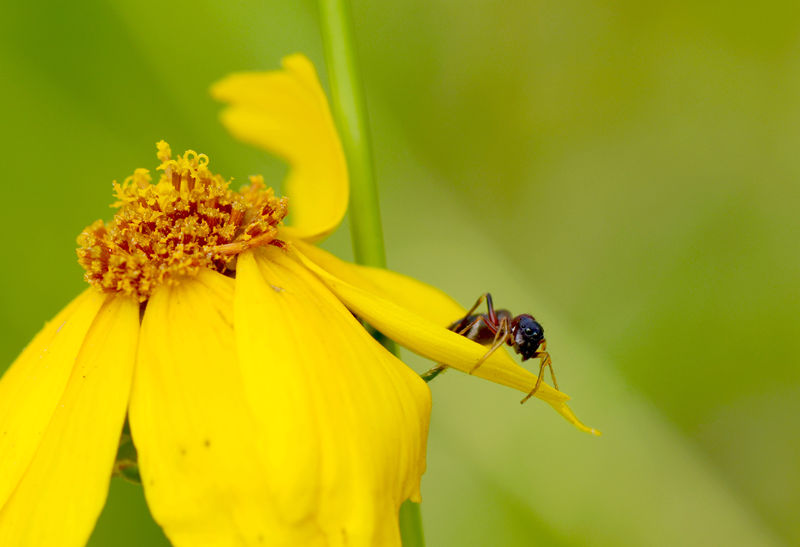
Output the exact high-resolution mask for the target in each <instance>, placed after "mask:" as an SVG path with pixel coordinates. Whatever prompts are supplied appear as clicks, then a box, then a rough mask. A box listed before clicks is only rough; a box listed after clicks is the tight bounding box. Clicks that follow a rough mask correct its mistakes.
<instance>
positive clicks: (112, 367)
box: [0, 289, 139, 546]
mask: <svg viewBox="0 0 800 547" xmlns="http://www.w3.org/2000/svg"><path fill="white" fill-rule="evenodd" d="M91 291H92V293H94V294H93V295H92V296H87V295H84V296H82V297H79V300H82V303H81V304H80V306H79V307H80V308H81V309H80V310H78V311H79V312H90V311H92V310H94V309H95V304H96V303H97V299H98V298H99V299H100V301H101V302H103V301H105V302H104V303H103V304H102V306H101V307H100V309H99V310H96V311H95V312H94V313H95V317H94V320H93V321H92V323H91V326H90V327H89V328H88V330H87V331H86V332H85V336H84V337H82V339H81V340H80V341H81V344H80V351H79V352H78V353H77V355H74V354H73V353H72V351H70V350H69V348H68V347H67V346H60V347H59V345H58V344H57V343H52V342H56V340H57V339H58V338H59V337H60V336H61V333H62V332H63V333H65V334H64V335H63V336H66V337H68V338H74V339H77V338H78V336H79V331H80V330H82V329H81V328H79V329H77V331H72V332H71V333H69V332H67V331H68V329H69V327H68V323H70V322H71V321H72V320H74V319H78V315H80V313H78V315H74V316H72V317H68V318H66V323H65V324H63V328H62V330H61V331H60V332H58V333H57V334H56V336H55V337H54V338H53V340H52V342H51V344H50V345H49V346H47V347H48V349H51V350H52V353H51V356H49V360H50V363H49V364H50V365H51V366H53V367H54V368H59V367H65V368H68V369H69V370H70V374H69V379H68V380H67V382H66V385H65V387H64V390H63V394H61V395H60V397H58V398H56V404H55V405H53V404H52V401H51V400H50V399H49V398H48V399H37V400H35V401H34V402H38V403H40V404H41V405H42V406H45V407H52V406H55V409H54V411H53V412H52V416H51V417H50V420H49V422H48V423H47V424H46V426H44V427H43V428H42V430H43V434H42V435H41V439H40V441H39V443H38V444H37V446H36V452H35V454H34V455H33V457H32V458H31V459H30V461H29V464H28V465H27V466H26V469H25V472H24V474H23V475H22V476H21V477H20V478H19V481H18V482H17V484H16V485H15V488H14V490H13V493H12V494H11V495H10V496H9V497H8V499H6V500H5V503H4V504H3V506H2V510H0V545H41V546H50V545H60V546H61V545H63V546H71V545H74V546H78V545H84V544H85V543H86V541H87V540H88V538H89V535H90V534H91V531H92V529H93V528H94V524H95V521H96V520H97V517H98V516H99V515H100V511H101V510H102V508H103V505H104V503H105V500H106V496H107V494H108V483H109V480H110V478H111V468H112V465H113V463H114V457H115V454H116V452H117V444H118V441H119V436H120V431H121V430H122V422H123V421H124V419H125V409H126V406H127V402H128V394H129V392H130V383H131V377H132V371H133V362H134V355H135V352H136V338H137V335H138V328H139V306H138V304H137V303H136V302H135V301H134V300H133V299H129V298H119V297H108V298H106V297H102V296H100V295H99V294H97V293H96V291H94V289H92V290H91ZM77 322H79V321H76V323H77ZM46 331H47V329H45V332H44V333H43V334H45V333H46ZM71 341H74V340H71ZM37 342H38V339H37ZM42 372H45V373H46V371H42ZM29 394H30V392H29ZM38 396H39V397H41V394H39V395H38ZM2 427H5V424H3V426H2ZM4 431H5V429H4ZM36 433H38V431H36V430H29V431H27V434H28V435H30V436H35V435H36ZM2 461H3V466H4V469H3V476H4V477H5V470H6V468H5V466H6V464H10V463H11V462H10V461H9V460H7V459H5V458H3V460H2Z"/></svg>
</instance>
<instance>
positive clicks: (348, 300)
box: [295, 246, 599, 434]
mask: <svg viewBox="0 0 800 547" xmlns="http://www.w3.org/2000/svg"><path fill="white" fill-rule="evenodd" d="M296 247H298V246H296ZM295 254H296V255H297V256H298V258H299V259H300V260H301V261H302V262H303V263H304V264H305V265H306V266H307V267H308V268H309V269H311V270H312V271H313V272H314V273H316V274H317V276H318V277H319V278H320V279H321V280H322V281H323V282H324V283H325V285H327V286H328V287H329V288H330V289H331V290H332V291H333V292H334V294H336V296H338V297H339V298H340V299H341V300H342V301H343V302H344V303H345V304H346V305H347V307H348V308H350V309H351V310H352V311H353V312H354V313H355V314H357V315H359V316H360V317H363V318H364V319H365V320H366V321H367V322H369V323H370V324H371V325H372V326H374V327H375V328H376V329H378V330H379V331H381V332H383V333H384V334H386V335H387V336H389V337H390V338H392V339H393V340H395V341H397V342H398V343H400V344H401V345H403V346H405V347H407V348H408V349H410V350H412V351H413V352H415V353H418V354H419V355H422V356H423V357H427V358H428V359H431V360H432V361H436V362H438V363H444V364H446V365H449V366H451V367H453V368H457V369H459V370H461V371H462V372H469V371H470V370H472V367H473V366H474V365H475V363H476V362H478V360H479V359H480V358H481V357H483V355H484V354H485V353H486V348H485V347H484V346H482V345H480V344H477V343H475V342H473V341H471V340H468V339H467V338H465V337H463V336H459V335H458V334H456V333H454V332H451V331H449V330H447V328H445V327H444V326H442V325H441V324H436V323H432V322H431V321H430V320H429V319H427V318H425V317H422V316H420V315H418V314H416V313H414V312H412V311H409V309H408V308H407V306H406V305H405V304H404V305H400V304H397V303H395V302H394V301H392V300H390V299H389V298H386V296H384V295H381V294H376V293H374V292H370V291H369V290H365V289H363V288H361V287H357V286H354V285H351V284H350V283H347V282H345V281H343V280H342V279H339V278H338V277H336V276H334V275H332V274H331V273H329V272H327V271H326V270H324V269H322V268H320V267H319V266H317V265H316V264H315V263H314V262H313V261H312V260H310V259H309V258H307V257H305V256H304V255H303V254H302V253H301V252H299V251H296V252H295ZM473 374H474V375H475V376H479V377H481V378H485V379H487V380H491V381H492V382H496V383H498V384H503V385H505V386H508V387H512V388H514V389H518V390H520V391H522V392H525V393H527V392H529V391H530V390H531V389H533V386H534V385H535V383H536V376H535V375H534V374H532V373H531V372H529V371H527V370H525V369H524V368H522V367H520V366H519V365H517V364H516V363H515V362H514V361H513V360H512V359H511V357H509V355H508V354H507V353H506V352H503V351H496V352H494V353H493V354H492V355H491V357H489V358H488V359H487V360H486V361H485V362H484V363H483V365H481V366H480V367H479V368H478V369H477V370H476V371H475V372H474V373H473ZM535 396H536V397H538V398H539V399H542V400H543V401H545V402H547V403H548V404H549V405H550V406H552V407H553V409H555V410H556V412H558V413H559V414H561V415H562V416H563V417H564V418H566V419H567V420H569V422H570V423H572V424H573V425H575V426H576V427H578V428H579V429H581V430H582V431H586V432H587V433H594V434H599V432H597V431H596V430H594V429H592V428H590V427H587V426H585V425H584V424H583V423H581V422H580V420H578V418H577V417H576V416H575V415H574V414H573V413H572V410H570V408H569V407H568V406H567V405H566V404H565V401H567V400H569V397H568V396H567V395H565V394H564V393H561V392H560V391H556V390H555V389H553V388H552V387H550V386H549V385H547V384H545V383H542V385H541V386H540V387H539V390H538V391H537V392H536V395H535Z"/></svg>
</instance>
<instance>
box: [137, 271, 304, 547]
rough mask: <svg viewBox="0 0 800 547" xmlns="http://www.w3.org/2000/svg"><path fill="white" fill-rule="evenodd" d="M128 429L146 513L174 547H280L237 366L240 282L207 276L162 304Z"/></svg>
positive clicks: (148, 322)
mask: <svg viewBox="0 0 800 547" xmlns="http://www.w3.org/2000/svg"><path fill="white" fill-rule="evenodd" d="M129 419H130V424H131V433H132V435H133V440H134V444H135V445H136V448H137V450H138V456H139V470H140V473H141V476H142V485H143V486H144V492H145V496H146V498H147V504H148V506H149V507H150V511H151V513H152V515H153V517H154V518H155V520H156V521H157V522H158V523H159V524H160V525H161V526H162V527H163V529H164V532H165V533H166V535H167V536H168V537H169V539H170V541H171V542H172V544H173V545H175V546H178V547H180V546H196V545H209V546H216V545H270V544H272V529H274V528H275V524H274V518H275V517H274V515H275V513H276V511H277V508H276V507H274V504H273V503H272V501H271V499H270V493H269V484H268V482H267V479H266V477H265V473H264V468H263V466H262V465H261V463H260V461H259V456H258V454H259V453H260V450H261V448H259V446H258V445H259V443H261V442H262V438H261V435H260V432H259V429H258V427H257V426H256V423H255V421H254V419H253V416H252V413H251V412H250V410H249V408H248V407H247V405H246V403H245V397H244V387H243V385H242V379H241V374H240V372H239V365H238V362H237V358H236V347H235V343H234V333H233V280H232V279H230V278H227V277H224V276H222V275H220V274H217V273H215V272H212V271H210V270H203V271H202V272H201V273H200V275H198V276H197V277H195V278H192V279H183V280H182V281H181V283H180V285H178V286H174V287H173V286H162V287H160V288H159V289H158V290H157V291H156V292H155V293H154V294H153V296H152V298H151V299H150V300H149V301H148V304H147V310H146V311H145V314H144V318H143V321H142V329H141V335H140V341H139V353H138V357H137V364H136V373H135V375H134V384H133V389H132V392H131V405H130V409H129ZM300 544H302V543H297V545H300Z"/></svg>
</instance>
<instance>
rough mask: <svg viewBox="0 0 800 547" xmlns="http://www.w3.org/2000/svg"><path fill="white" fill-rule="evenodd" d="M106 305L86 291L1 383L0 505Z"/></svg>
mask: <svg viewBox="0 0 800 547" xmlns="http://www.w3.org/2000/svg"><path fill="white" fill-rule="evenodd" d="M104 300H105V297H104V296H103V295H101V294H100V293H99V292H97V291H96V290H94V289H86V290H85V291H84V292H83V293H81V295H80V296H78V297H77V298H76V299H75V300H73V301H72V302H70V304H69V305H68V306H67V307H66V308H64V310H62V311H61V312H60V313H59V314H58V315H57V316H56V317H55V318H54V319H53V320H52V321H50V322H49V323H48V324H47V325H45V327H44V329H42V331H41V332H40V333H39V334H37V335H36V337H35V338H34V339H33V340H32V341H31V343H30V344H28V347H26V348H25V350H24V351H23V352H22V354H21V355H20V356H19V357H18V358H17V360H16V361H15V362H14V364H12V365H11V367H10V368H9V369H8V371H7V372H6V373H5V375H4V376H3V378H2V380H0V462H1V463H0V465H2V472H0V502H2V501H4V500H6V499H8V497H9V495H10V494H11V492H12V490H13V489H14V488H15V487H16V485H17V483H18V482H19V479H20V477H21V476H22V474H23V473H24V472H25V469H26V468H27V467H28V465H29V464H30V461H31V458H32V456H33V454H34V452H35V451H36V448H37V447H38V446H39V442H40V441H41V439H42V435H44V432H45V429H47V424H48V422H50V418H51V417H52V416H53V411H54V410H55V408H56V405H58V401H59V399H61V395H62V394H63V393H64V387H65V386H66V385H67V381H68V380H69V377H70V374H72V369H73V365H74V364H75V358H76V357H77V355H78V352H79V351H80V349H81V345H82V344H83V341H84V339H85V338H86V332H87V331H88V330H89V327H90V326H91V324H92V321H93V320H94V318H95V316H96V315H97V312H98V310H100V307H101V306H102V305H103V301H104Z"/></svg>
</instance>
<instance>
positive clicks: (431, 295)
mask: <svg viewBox="0 0 800 547" xmlns="http://www.w3.org/2000/svg"><path fill="white" fill-rule="evenodd" d="M294 244H295V245H296V246H297V247H298V249H299V250H300V251H301V252H302V253H303V254H304V255H305V256H306V257H307V258H310V259H311V260H313V261H314V263H316V264H317V265H318V266H319V267H320V268H322V269H323V270H325V271H327V272H328V273H330V274H332V275H333V276H334V277H338V278H339V279H341V280H342V281H346V282H347V283H349V284H350V285H354V286H356V287H361V288H362V289H366V290H368V291H369V292H371V293H374V294H377V295H379V296H381V297H383V298H385V299H387V300H390V301H392V302H394V303H395V304H397V305H398V306H402V307H404V308H405V309H407V310H408V311H411V312H413V313H415V314H417V315H419V316H421V317H424V318H425V319H427V320H429V321H431V322H433V323H436V324H437V325H440V326H446V325H449V324H451V323H452V322H453V321H455V320H456V319H460V318H461V317H463V316H464V313H465V312H466V310H465V309H464V308H463V307H462V306H461V305H460V304H459V303H458V302H456V301H455V300H453V299H452V298H451V297H450V296H449V295H447V294H446V293H445V292H444V291H440V290H439V289H437V288H436V287H432V286H431V285H428V284H426V283H423V282H421V281H417V280H416V279H414V278H413V277H408V276H406V275H403V274H399V273H397V272H393V271H391V270H386V269H384V268H372V267H369V266H361V265H359V264H352V263H350V262H345V261H344V260H341V259H339V258H338V257H336V256H334V255H332V254H331V253H329V252H327V251H323V250H322V249H320V248H319V247H315V246H314V245H308V244H307V243H303V242H302V241H296V242H294Z"/></svg>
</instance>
